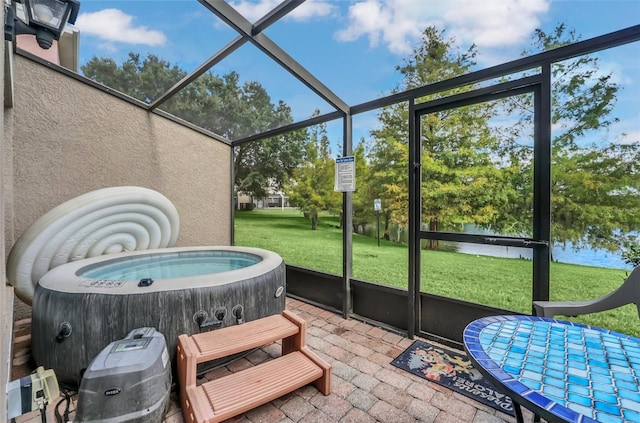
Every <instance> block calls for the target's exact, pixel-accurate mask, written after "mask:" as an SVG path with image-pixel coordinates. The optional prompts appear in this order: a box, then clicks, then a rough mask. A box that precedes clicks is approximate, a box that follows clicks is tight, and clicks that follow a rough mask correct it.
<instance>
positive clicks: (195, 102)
mask: <svg viewBox="0 0 640 423" xmlns="http://www.w3.org/2000/svg"><path fill="white" fill-rule="evenodd" d="M82 72H83V73H84V75H85V76H86V77H88V78H91V79H94V80H96V81H97V82H100V83H103V84H104V85H106V86H109V87H110V88H113V89H116V90H118V91H121V92H123V93H124V94H127V95H129V96H131V97H134V98H136V99H139V100H141V101H144V102H146V103H151V102H153V101H154V100H155V99H157V98H158V97H160V96H161V95H162V94H164V93H165V92H166V91H167V90H168V89H169V88H171V87H172V86H173V85H174V84H175V83H177V82H178V81H180V80H181V79H182V78H184V77H185V76H186V75H187V73H186V72H185V71H184V70H182V69H180V68H179V67H178V66H175V65H174V66H172V65H171V64H170V63H168V62H166V61H165V60H162V59H160V58H158V57H157V56H155V55H152V54H149V55H148V56H147V57H146V58H144V59H141V57H140V55H138V54H134V53H129V57H128V59H127V60H126V61H125V62H124V63H122V65H121V66H120V67H119V66H118V65H117V64H116V63H115V61H113V60H112V59H108V58H102V59H99V58H97V57H93V58H92V59H91V60H90V61H89V62H88V63H87V64H86V65H84V66H82ZM160 108H161V109H163V110H165V111H167V112H169V113H171V114H173V115H175V116H178V117H180V118H182V119H185V120H186V121H188V122H191V123H193V124H195V125H197V126H200V127H202V128H204V129H206V130H209V131H211V132H214V133H216V134H219V135H222V136H224V137H225V138H227V139H229V140H237V139H241V138H243V137H247V136H250V135H254V134H256V133H260V132H264V131H267V130H269V129H273V128H277V127H280V126H283V125H286V124H289V123H292V122H293V118H292V116H291V109H290V108H289V106H287V105H286V104H285V103H284V102H282V101H280V102H278V104H277V105H274V104H273V103H272V102H271V98H270V97H269V95H268V94H267V92H266V90H265V89H264V88H263V87H262V86H261V85H260V84H259V83H257V82H254V81H250V82H245V83H241V82H240V75H238V74H237V73H236V72H230V73H228V74H226V75H224V76H222V77H219V76H217V75H215V74H214V73H213V72H211V71H210V72H206V73H205V74H203V75H201V76H200V77H199V78H197V79H196V80H195V81H193V82H191V83H190V84H189V85H187V86H186V87H185V88H183V89H182V90H180V91H179V92H178V93H177V94H175V95H174V96H173V97H172V98H170V99H169V100H168V101H166V102H164V103H163V104H161V105H160ZM305 140H306V131H305V130H298V131H293V132H290V133H287V134H284V135H279V136H277V137H271V138H268V139H264V140H261V141H259V142H250V143H244V144H242V145H239V146H236V147H235V148H234V177H235V179H234V183H235V186H236V190H237V191H243V192H245V193H248V194H250V195H253V196H257V197H264V196H265V195H266V193H267V190H268V189H276V190H277V189H281V187H282V185H283V183H284V181H285V180H287V179H288V178H289V177H290V176H291V174H292V172H293V170H294V169H295V168H296V167H297V166H298V164H299V163H300V162H301V160H302V157H303V155H304V152H305V142H306V141H305Z"/></svg>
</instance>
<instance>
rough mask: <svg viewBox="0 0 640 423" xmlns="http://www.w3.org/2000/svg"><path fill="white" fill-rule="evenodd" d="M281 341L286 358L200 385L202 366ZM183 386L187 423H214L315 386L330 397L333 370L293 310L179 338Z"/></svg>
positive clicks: (181, 391)
mask: <svg viewBox="0 0 640 423" xmlns="http://www.w3.org/2000/svg"><path fill="white" fill-rule="evenodd" d="M280 339H281V340H282V355H281V356H280V357H278V358H275V359H273V360H269V361H266V362H264V363H261V364H259V365H257V366H254V367H250V368H248V369H245V370H242V371H239V372H236V373H233V374H230V375H227V376H223V377H221V378H219V379H215V380H212V381H209V382H205V383H203V384H201V385H200V386H197V385H196V370H197V366H198V364H200V363H206V362H208V361H211V360H215V359H218V358H223V357H227V356H230V355H233V354H237V353H240V352H243V351H248V350H250V349H253V348H257V347H260V346H263V345H267V344H270V343H272V342H275V341H278V340H280ZM177 360H178V362H177V368H178V384H179V387H180V402H181V404H182V414H183V416H184V420H185V422H186V423H203V422H207V423H214V422H221V421H223V420H226V419H228V418H230V417H233V416H237V415H238V414H242V413H244V412H246V411H249V410H251V409H253V408H255V407H258V406H260V405H263V404H266V403H268V402H269V401H272V400H274V399H276V398H278V397H281V396H282V395H285V394H288V393H289V392H292V391H295V390H296V389H298V388H300V387H302V386H305V385H307V384H309V383H312V382H313V384H314V385H315V386H316V387H317V388H318V390H319V391H320V392H322V393H323V394H324V395H329V394H330V393H331V365H330V364H329V363H327V362H326V361H324V360H323V359H322V358H320V357H318V356H317V355H316V354H315V353H314V352H313V351H311V350H309V348H308V347H307V345H306V322H305V321H304V320H302V319H301V318H299V317H298V316H296V315H295V314H293V313H291V312H290V311H288V310H285V311H283V312H282V315H280V314H277V315H273V316H268V317H264V318H262V319H258V320H253V321H251V322H247V323H244V324H241V325H237V326H229V327H226V328H223V329H218V330H214V331H211V332H205V333H199V334H196V335H192V336H188V335H185V334H183V335H180V336H179V337H178V351H177Z"/></svg>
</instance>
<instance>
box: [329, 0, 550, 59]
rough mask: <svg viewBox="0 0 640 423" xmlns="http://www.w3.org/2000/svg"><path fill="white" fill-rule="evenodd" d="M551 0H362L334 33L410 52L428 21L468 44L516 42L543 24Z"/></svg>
mask: <svg viewBox="0 0 640 423" xmlns="http://www.w3.org/2000/svg"><path fill="white" fill-rule="evenodd" d="M548 9H549V0H484V1H477V0H449V1H447V2H444V1H439V2H436V1H425V0H388V1H383V0H362V1H358V2H356V3H354V4H352V5H351V6H349V12H348V19H349V23H348V24H347V27H346V28H344V29H342V30H340V31H338V32H337V33H336V38H337V39H338V40H340V41H354V40H356V39H358V38H360V37H368V38H369V43H370V45H371V46H372V47H375V46H377V45H378V44H380V43H384V45H385V46H386V47H387V48H388V49H389V50H390V51H391V52H392V53H395V54H406V53H409V52H411V50H412V48H413V47H414V45H415V43H416V41H417V40H418V39H419V38H420V35H421V33H422V31H423V30H424V29H425V28H426V27H427V26H430V25H434V26H436V27H438V28H440V29H443V28H446V29H447V34H448V35H449V36H452V37H454V38H455V39H456V40H457V41H459V42H461V43H465V44H471V43H475V44H476V45H478V46H480V47H482V46H485V47H501V46H512V45H517V44H518V43H520V42H522V41H523V39H525V38H527V37H528V36H529V35H530V34H531V32H532V31H533V30H534V29H535V28H536V27H537V26H538V25H539V24H540V21H539V16H540V15H541V14H544V13H546V12H547V11H548Z"/></svg>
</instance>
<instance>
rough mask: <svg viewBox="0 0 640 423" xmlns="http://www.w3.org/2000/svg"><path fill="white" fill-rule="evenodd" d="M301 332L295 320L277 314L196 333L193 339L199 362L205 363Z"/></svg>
mask: <svg viewBox="0 0 640 423" xmlns="http://www.w3.org/2000/svg"><path fill="white" fill-rule="evenodd" d="M298 331H299V328H298V326H297V325H296V324H295V323H293V322H292V321H291V320H289V319H287V318H286V317H284V316H282V315H279V314H276V315H272V316H268V317H264V318H262V319H258V320H253V321H250V322H247V323H243V324H241V325H236V326H229V327H226V328H222V329H218V330H215V331H212V332H204V333H199V334H196V335H192V336H191V337H190V339H191V341H192V342H193V344H194V345H195V347H196V349H197V351H198V354H199V355H198V356H197V357H196V361H197V362H198V363H203V362H206V361H211V360H215V359H217V358H221V357H226V356H230V355H233V354H236V353H239V352H243V351H248V350H250V349H252V348H257V347H260V346H263V345H266V344H269V343H271V342H274V341H277V340H280V339H283V338H286V337H289V336H292V335H295V334H297V333H298Z"/></svg>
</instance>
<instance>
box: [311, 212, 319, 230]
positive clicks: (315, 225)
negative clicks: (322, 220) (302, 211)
mask: <svg viewBox="0 0 640 423" xmlns="http://www.w3.org/2000/svg"><path fill="white" fill-rule="evenodd" d="M310 214H311V230H312V231H315V230H316V229H318V213H316V212H312V213H310Z"/></svg>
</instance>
